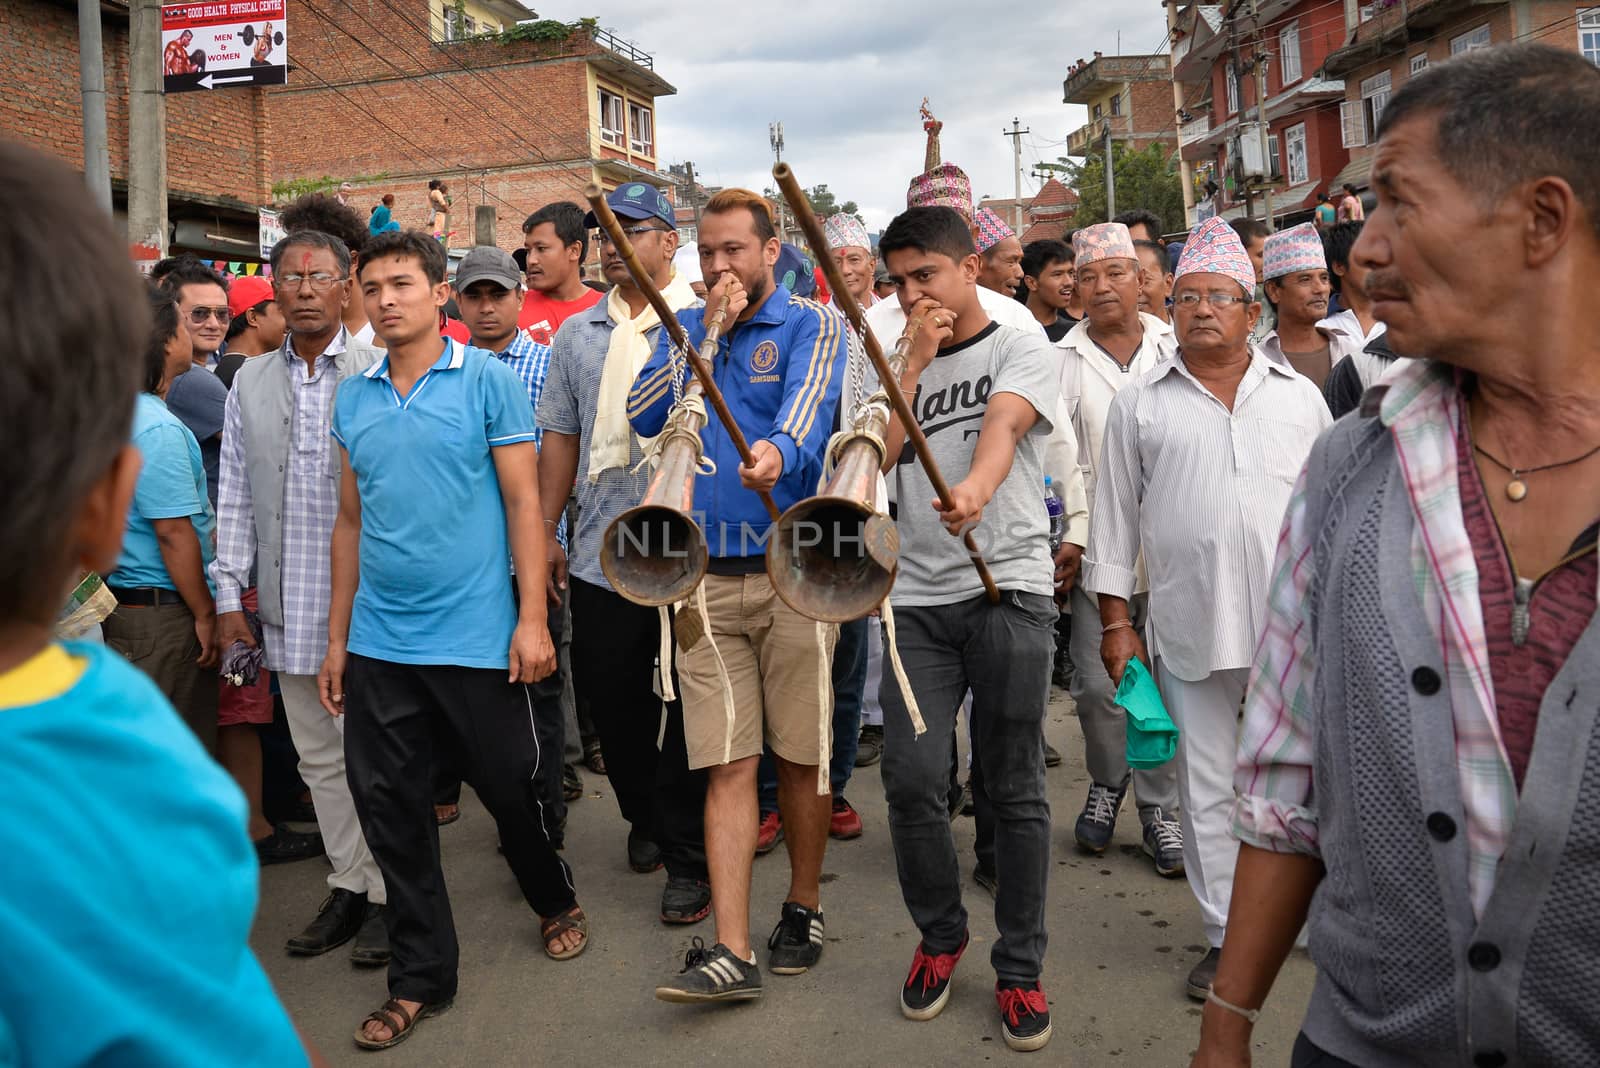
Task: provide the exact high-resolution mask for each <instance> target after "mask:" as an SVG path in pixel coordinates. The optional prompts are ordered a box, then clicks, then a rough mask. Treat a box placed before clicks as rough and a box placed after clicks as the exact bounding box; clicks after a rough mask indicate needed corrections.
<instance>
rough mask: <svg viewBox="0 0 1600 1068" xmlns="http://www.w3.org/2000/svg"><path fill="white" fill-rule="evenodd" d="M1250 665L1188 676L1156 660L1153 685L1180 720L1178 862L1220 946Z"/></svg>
mask: <svg viewBox="0 0 1600 1068" xmlns="http://www.w3.org/2000/svg"><path fill="white" fill-rule="evenodd" d="M1249 680H1250V669H1249V668H1233V669H1230V670H1227V671H1214V672H1212V673H1211V674H1210V675H1207V676H1206V677H1205V678H1203V679H1201V680H1200V681H1199V682H1185V681H1184V680H1182V679H1179V678H1176V677H1175V676H1173V675H1172V673H1171V672H1169V671H1167V670H1166V666H1165V665H1164V664H1163V663H1162V662H1161V660H1160V659H1159V658H1157V660H1156V684H1157V685H1158V686H1159V687H1160V689H1161V700H1162V702H1163V703H1165V704H1166V706H1167V714H1168V715H1170V716H1171V717H1172V721H1173V722H1174V723H1176V724H1177V725H1178V758H1177V759H1178V797H1179V803H1178V810H1179V814H1180V818H1181V819H1182V822H1183V865H1184V868H1185V869H1187V872H1188V877H1189V889H1190V890H1192V891H1193V892H1194V896H1195V900H1196V901H1198V902H1199V903H1200V919H1201V922H1202V923H1204V924H1205V931H1206V940H1207V941H1209V942H1210V943H1211V945H1212V946H1213V947H1218V946H1221V945H1222V935H1223V932H1224V931H1225V930H1226V929H1227V926H1228V902H1229V900H1230V899H1231V898H1232V897H1233V869H1234V866H1235V865H1236V864H1237V863H1238V860H1239V843H1238V841H1237V840H1236V839H1234V838H1233V836H1232V835H1230V834H1229V833H1228V817H1229V814H1230V813H1231V812H1232V810H1233V768H1234V763H1235V761H1236V759H1237V755H1238V747H1239V705H1240V703H1241V702H1243V701H1244V691H1245V685H1246V684H1247V683H1248V682H1249Z"/></svg>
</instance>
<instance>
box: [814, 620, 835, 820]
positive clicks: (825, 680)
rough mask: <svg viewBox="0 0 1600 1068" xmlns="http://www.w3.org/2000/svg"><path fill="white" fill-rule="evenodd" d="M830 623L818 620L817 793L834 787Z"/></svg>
mask: <svg viewBox="0 0 1600 1068" xmlns="http://www.w3.org/2000/svg"><path fill="white" fill-rule="evenodd" d="M828 627H829V624H827V623H823V622H821V621H818V622H817V624H816V628H817V708H818V709H819V711H818V713H817V795H818V796H819V797H820V796H822V795H823V794H826V793H827V792H828V791H829V790H831V789H832V788H833V784H832V783H831V782H829V781H828V770H829V763H830V758H831V757H832V756H833V751H832V747H831V746H830V745H829V744H828V743H829V739H828V735H829V733H830V731H829V728H830V727H832V725H833V658H832V657H830V656H829V655H828Z"/></svg>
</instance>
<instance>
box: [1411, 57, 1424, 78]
mask: <svg viewBox="0 0 1600 1068" xmlns="http://www.w3.org/2000/svg"><path fill="white" fill-rule="evenodd" d="M1427 69H1428V53H1426V52H1418V53H1417V54H1416V55H1414V56H1412V57H1411V73H1412V74H1420V73H1422V72H1423V71H1425V70H1427Z"/></svg>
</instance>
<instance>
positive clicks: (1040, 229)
mask: <svg viewBox="0 0 1600 1068" xmlns="http://www.w3.org/2000/svg"><path fill="white" fill-rule="evenodd" d="M980 207H985V208H988V209H990V210H991V211H994V212H997V213H998V214H999V216H1000V217H1001V218H1002V219H1004V220H1005V221H1006V224H1007V225H1008V226H1009V225H1011V223H1012V219H1013V218H1014V215H1013V212H1014V211H1015V209H1016V208H1018V207H1020V208H1021V209H1022V233H1021V235H1020V237H1021V240H1022V243H1023V244H1024V245H1026V244H1027V243H1028V242H1030V241H1040V240H1043V239H1044V238H1055V239H1056V240H1057V241H1059V240H1061V239H1062V238H1064V237H1065V236H1066V235H1067V233H1068V232H1069V231H1070V230H1071V229H1072V220H1073V217H1074V216H1076V215H1077V213H1078V194H1077V192H1076V191H1075V190H1072V189H1068V188H1067V187H1066V186H1064V185H1062V184H1061V182H1060V180H1059V179H1056V178H1050V179H1048V180H1046V181H1045V183H1044V185H1042V186H1040V187H1039V191H1038V192H1037V193H1035V194H1034V195H1033V196H1031V197H1025V198H1024V199H1023V200H1021V201H1020V202H1019V201H1017V200H1014V199H1010V198H1007V199H1005V200H993V199H989V198H985V199H984V200H983V202H982V203H981V204H980Z"/></svg>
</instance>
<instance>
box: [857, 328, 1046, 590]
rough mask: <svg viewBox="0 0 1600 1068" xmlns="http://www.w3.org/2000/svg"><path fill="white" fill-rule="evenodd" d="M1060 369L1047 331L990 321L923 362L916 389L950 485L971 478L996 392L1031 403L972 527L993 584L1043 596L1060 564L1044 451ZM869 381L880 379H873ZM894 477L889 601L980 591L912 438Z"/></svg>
mask: <svg viewBox="0 0 1600 1068" xmlns="http://www.w3.org/2000/svg"><path fill="white" fill-rule="evenodd" d="M868 377H869V378H871V377H872V376H870V375H869V376H868ZM1059 377H1060V372H1059V369H1058V367H1057V365H1056V360H1055V351H1054V349H1053V348H1052V347H1051V345H1050V343H1049V342H1048V341H1047V340H1045V337H1044V335H1043V334H1037V333H1032V332H1028V331H1022V330H1017V329H1014V328H1012V327H1008V326H1001V325H999V324H998V323H990V324H989V326H988V327H986V328H985V329H984V330H982V331H981V332H979V333H978V334H977V336H975V337H973V338H971V339H970V340H968V341H965V342H962V343H961V344H959V345H954V346H951V347H950V348H947V349H942V350H941V351H940V352H939V355H938V356H936V357H934V360H933V363H932V364H931V365H929V367H928V369H927V370H926V371H923V372H922V377H921V378H920V379H919V380H918V382H917V395H916V397H914V398H913V399H912V409H913V410H914V411H915V412H916V413H917V422H918V424H919V425H920V426H921V427H922V433H923V434H924V435H925V436H926V437H927V439H928V447H929V448H930V449H931V450H932V452H933V458H934V460H935V461H936V462H937V463H938V465H939V471H940V473H941V474H942V475H944V480H945V482H946V483H947V484H948V485H950V486H955V485H956V484H958V483H959V482H961V480H962V479H964V478H966V477H967V473H968V471H969V470H970V469H971V467H972V454H973V451H974V450H975V449H976V448H977V445H978V432H979V430H980V429H981V427H982V425H983V417H984V413H985V412H987V411H988V401H989V398H990V397H992V396H993V395H994V394H996V393H1015V394H1016V395H1018V396H1019V397H1022V398H1023V399H1024V400H1026V401H1027V402H1028V403H1030V404H1032V405H1033V408H1034V411H1035V412H1036V413H1037V414H1038V419H1037V420H1035V422H1034V424H1033V426H1032V428H1030V429H1029V431H1028V432H1027V433H1026V434H1024V435H1023V437H1022V440H1021V441H1020V442H1018V443H1017V451H1016V455H1015V457H1014V458H1013V459H1012V462H1011V471H1010V472H1009V473H1008V474H1007V475H1006V478H1005V481H1004V482H1002V483H1000V486H999V488H998V489H996V490H995V493H994V497H993V498H991V499H990V501H989V504H988V506H987V507H986V508H985V509H984V510H983V519H982V520H981V521H980V522H979V523H978V525H977V526H976V527H975V528H973V532H972V533H973V536H974V537H975V538H976V539H977V543H978V549H979V551H981V552H982V553H983V557H984V559H985V560H986V561H988V564H989V570H990V572H991V573H992V574H993V575H994V580H995V584H996V585H998V586H999V587H1000V588H1001V589H1005V590H1021V591H1023V592H1025V593H1037V594H1042V595H1044V596H1047V597H1048V596H1050V595H1051V594H1052V593H1054V569H1053V567H1052V564H1051V560H1050V541H1049V519H1048V517H1047V516H1046V514H1045V506H1044V469H1043V459H1044V444H1045V440H1046V439H1047V438H1048V437H1049V436H1050V430H1051V425H1052V424H1051V417H1052V415H1053V413H1054V412H1055V404H1056V389H1057V385H1056V383H1057V379H1058V378H1059ZM867 388H868V389H869V390H871V389H875V388H877V382H876V380H875V379H874V380H872V381H870V382H869V383H868V385H867ZM888 477H889V480H890V482H891V483H892V491H893V494H894V498H895V501H896V502H897V513H896V525H897V526H898V527H899V530H900V573H899V575H898V576H897V577H896V579H895V583H894V589H893V591H892V592H891V593H890V600H891V602H892V603H893V604H894V605H895V606H896V607H898V606H900V605H908V606H916V605H936V604H955V603H957V602H960V601H965V600H969V599H971V598H973V597H976V596H978V595H979V594H981V593H982V592H983V583H982V581H981V580H980V579H979V578H978V572H977V570H976V569H975V568H973V566H972V561H971V559H970V558H969V557H968V555H967V550H966V549H965V547H964V546H963V545H962V541H961V539H960V538H957V537H954V536H953V535H951V534H950V533H949V531H947V530H945V528H944V526H943V524H941V523H940V522H939V513H938V512H936V511H934V509H933V507H932V501H933V499H934V496H935V494H934V491H933V483H932V482H930V481H929V480H928V475H927V472H926V470H924V468H923V466H922V464H921V463H920V462H918V461H917V458H916V452H915V451H914V450H913V449H912V448H911V443H910V442H909V441H908V442H907V443H906V445H905V448H904V450H903V451H902V452H901V454H900V459H899V461H898V462H897V463H896V464H895V467H894V470H892V471H891V472H889V476H888Z"/></svg>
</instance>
